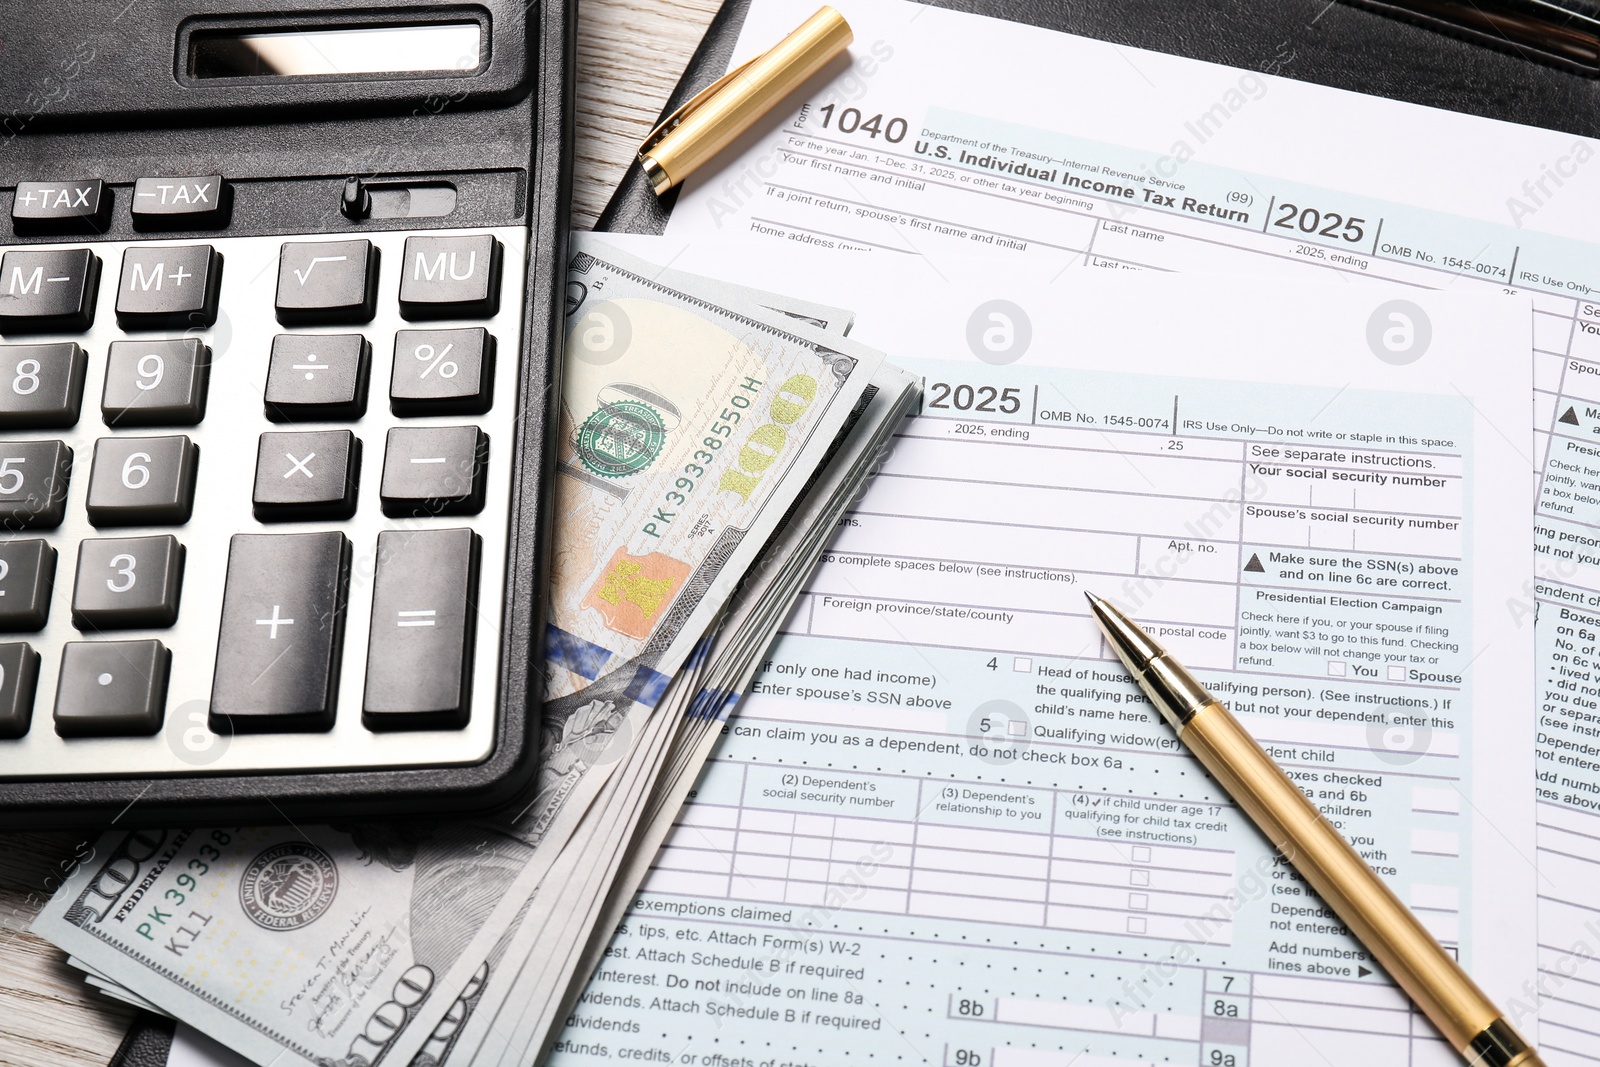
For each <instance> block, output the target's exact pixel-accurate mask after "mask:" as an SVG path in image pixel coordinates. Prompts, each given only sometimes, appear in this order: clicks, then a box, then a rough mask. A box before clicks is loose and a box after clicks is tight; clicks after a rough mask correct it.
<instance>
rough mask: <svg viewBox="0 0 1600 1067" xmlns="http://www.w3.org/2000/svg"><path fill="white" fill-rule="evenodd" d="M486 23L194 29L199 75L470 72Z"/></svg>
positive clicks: (192, 58)
mask: <svg viewBox="0 0 1600 1067" xmlns="http://www.w3.org/2000/svg"><path fill="white" fill-rule="evenodd" d="M482 32H483V28H482V26H481V25H480V24H479V23H477V22H442V23H441V22H431V23H427V24H425V25H415V26H365V27H357V28H349V29H336V30H310V31H302V30H283V31H272V32H257V31H251V32H245V33H237V34H213V33H207V34H204V35H200V34H196V35H195V36H194V37H193V38H191V39H190V42H189V73H190V75H191V76H192V77H195V78H266V77H283V78H303V77H331V76H338V75H341V74H404V73H416V72H439V73H459V74H471V73H474V72H476V71H477V70H479V69H480V68H481V66H482V59H481V58H480V57H481V52H480V47H481V45H482Z"/></svg>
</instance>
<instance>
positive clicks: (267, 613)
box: [0, 179, 526, 779]
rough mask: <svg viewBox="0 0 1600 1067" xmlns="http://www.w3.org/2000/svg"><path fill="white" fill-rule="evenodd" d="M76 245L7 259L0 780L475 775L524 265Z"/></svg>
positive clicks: (490, 244)
mask: <svg viewBox="0 0 1600 1067" xmlns="http://www.w3.org/2000/svg"><path fill="white" fill-rule="evenodd" d="M163 180H164V181H165V180H166V179H163ZM192 180H195V179H181V181H183V182H189V181H192ZM171 181H173V182H177V181H180V179H171ZM142 189H144V186H143V185H142V184H141V185H140V186H139V187H138V189H136V190H135V192H137V191H139V190H142ZM107 195H110V191H109V190H108V191H107ZM116 195H118V196H126V195H130V194H129V193H127V192H123V191H118V192H117V194H116ZM167 195H168V196H169V197H172V196H174V195H175V193H174V192H173V190H171V189H169V190H168V191H167ZM188 195H189V197H190V198H191V199H193V198H194V193H193V191H192V190H191V192H190V193H189V194H188ZM148 222H149V224H150V226H151V227H161V228H165V227H166V226H168V225H170V227H171V228H179V227H181V228H183V229H185V230H193V229H197V228H199V226H200V223H199V222H196V221H195V220H194V219H190V220H188V221H183V222H180V221H179V219H178V218H177V217H173V218H172V219H171V220H170V222H169V223H163V222H162V221H161V220H158V219H150V220H148ZM70 242H71V238H63V239H62V244H61V247H56V246H55V245H46V246H37V247H28V248H24V249H16V248H12V249H0V261H5V262H7V263H8V266H7V267H6V268H5V269H4V270H0V316H4V315H5V314H7V313H14V312H16V311H17V310H18V309H19V304H20V305H26V306H25V307H23V308H22V310H25V311H26V312H27V315H26V316H23V317H22V318H24V319H26V323H27V324H26V326H25V327H24V326H21V325H18V321H20V320H18V319H17V318H16V316H15V315H14V314H13V317H12V318H7V319H4V320H3V321H0V524H3V529H0V638H3V639H0V779H3V778H4V777H5V776H6V775H8V774H10V775H16V774H21V773H24V771H25V772H26V773H27V774H28V775H30V776H36V777H46V778H50V777H60V778H76V777H81V776H85V775H113V776H114V775H119V774H150V773H163V774H173V773H176V774H186V773H205V774H224V775H226V774H230V773H245V772H251V773H253V772H260V771H283V772H290V773H293V772H297V771H303V770H317V769H341V770H356V769H362V768H381V767H390V768H400V767H412V766H417V767H421V766H426V767H437V766H442V765H452V764H454V765H467V764H477V763H481V762H482V761H483V760H484V759H485V758H487V757H488V756H489V755H490V754H491V753H492V751H493V744H494V739H495V728H496V721H497V716H496V714H495V703H496V696H497V692H498V687H499V680H500V678H499V675H500V669H501V665H500V652H499V646H500V643H501V635H500V624H501V611H502V608H503V598H504V588H505V583H506V580H507V578H506V575H507V544H508V526H509V515H510V511H509V509H510V500H511V496H510V494H511V477H512V473H513V472H512V469H511V466H510V464H509V463H508V462H507V461H506V460H504V459H501V458H498V453H494V452H492V450H491V442H493V447H494V448H495V449H499V448H502V447H504V448H505V449H507V450H508V451H509V450H510V447H511V445H512V443H513V442H514V440H515V436H516V415H517V411H518V408H519V405H518V403H517V387H518V370H519V368H518V366H517V361H516V357H515V353H518V352H520V350H521V334H520V329H521V326H520V316H521V305H522V299H521V296H522V273H521V272H522V270H523V267H522V264H523V256H524V247H525V243H526V233H525V232H524V231H523V230H521V229H520V228H518V227H514V226H513V227H498V228H492V229H488V230H482V231H475V232H457V231H434V232H431V233H426V234H421V235H418V234H414V233H412V234H408V233H406V232H404V231H399V232H381V231H369V232H364V233H362V234H361V236H360V238H350V237H342V236H318V235H308V236H303V237H289V238H286V237H282V236H262V237H238V238H234V237H227V236H224V235H221V234H218V235H216V236H215V237H209V236H208V239H207V240H206V241H204V242H199V241H196V240H194V239H192V238H191V239H189V240H187V241H184V240H182V239H179V240H177V241H173V240H171V239H167V240H164V241H163V240H160V239H155V238H152V239H151V240H149V241H134V242H115V241H111V242H97V243H95V244H94V245H93V246H92V248H83V247H81V246H74V245H72V244H71V243H70ZM81 243H86V242H81V239H80V244H81ZM408 253H409V255H408ZM418 253H420V255H421V258H420V260H419V258H418V255H417V254H418ZM452 253H453V254H454V259H453V260H452ZM16 254H22V255H25V256H27V257H32V258H26V259H17V258H10V259H8V258H7V257H14V256H15V255H16ZM339 256H344V257H345V258H344V259H338V258H337V257H339ZM41 257H42V258H41ZM313 260H316V262H315V264H314V265H313V263H312V261H313ZM512 263H515V264H516V268H515V270H512V269H510V267H509V264H512ZM101 264H104V265H105V267H104V269H105V270H106V271H107V272H108V276H107V278H106V279H105V281H106V284H105V285H103V286H97V279H98V277H99V273H98V272H99V270H100V265H101ZM12 267H18V268H21V269H22V273H21V275H20V278H19V279H18V280H17V281H16V284H17V286H18V287H19V295H20V296H22V297H23V298H24V299H22V300H20V301H19V300H14V299H7V295H8V294H7V289H8V287H9V286H10V285H11V284H12V282H13V274H14V272H13V270H12V269H11V268H12ZM35 267H39V268H40V273H39V279H38V282H37V285H35V284H34V283H33V281H32V277H33V275H32V271H33V269H34V268H35ZM197 267H199V268H202V269H201V270H199V271H197ZM135 268H137V269H135ZM158 268H159V270H158ZM402 268H406V269H402ZM56 270H66V271H69V273H67V274H58V273H54V272H55V271H56ZM297 271H298V274H297V273H296V272H297ZM412 272H416V273H417V275H418V277H417V278H416V279H413V281H412V282H411V283H410V284H406V285H404V290H405V291H404V293H402V288H403V283H405V282H406V279H407V275H408V274H410V273H412ZM113 276H114V278H115V284H113V283H112V277H113ZM52 277H64V278H66V280H65V281H55V282H51V281H47V280H46V279H47V278H52ZM302 278H304V279H305V284H304V285H303V286H302V285H301V284H300V282H301V279H302ZM74 286H78V287H80V288H81V289H82V290H83V292H84V294H85V295H84V297H83V300H82V301H81V303H80V302H78V301H77V300H72V301H68V302H58V303H56V304H48V303H39V302H37V301H38V299H39V298H40V296H41V294H44V295H46V296H52V295H53V294H54V292H57V291H66V290H69V289H71V288H73V287H74ZM36 288H37V289H38V290H39V292H35V291H34V290H35V289H36ZM21 290H26V292H25V293H22V292H20V291H21ZM208 290H211V291H212V292H214V295H215V299H214V300H209V299H208V298H207V297H206V296H205V294H206V292H207V291H208ZM194 293H199V294H201V296H200V297H199V298H198V299H196V297H194V296H192V295H191V294H194ZM130 294H131V295H130ZM158 296H159V297H161V299H162V302H160V303H157V302H156V298H157V297H158ZM180 296H181V297H182V298H183V299H184V300H186V301H188V302H187V303H180V302H179V300H178V298H179V297H180ZM402 296H404V297H405V300H404V303H403V302H402ZM146 300H148V301H149V302H148V303H146V302H144V301H146ZM169 316H170V317H169ZM422 319H425V320H427V321H426V322H418V321H417V320H422ZM40 323H47V324H48V325H47V326H41V325H40ZM497 357H498V358H497ZM35 363H37V367H36V366H35ZM413 460H415V461H417V462H413ZM363 483H365V485H363ZM363 489H364V490H365V491H363ZM103 676H108V677H106V679H105V680H104V681H103V680H102V677H103ZM191 753H192V754H191Z"/></svg>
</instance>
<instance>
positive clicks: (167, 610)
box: [72, 534, 183, 630]
mask: <svg viewBox="0 0 1600 1067" xmlns="http://www.w3.org/2000/svg"><path fill="white" fill-rule="evenodd" d="M182 573H183V546H182V545H180V544H179V543H178V539H177V538H176V537H173V536H171V535H168V534H163V535H161V536H159V537H104V538H89V539H88V540H85V541H84V542H83V543H82V544H80V545H79V546H78V578H77V581H76V582H75V583H74V585H73V589H72V625H74V626H76V627H77V628H78V629H80V630H115V629H127V628H130V627H138V626H171V625H172V624H173V623H175V622H177V621H178V583H179V579H180V577H181V576H182Z"/></svg>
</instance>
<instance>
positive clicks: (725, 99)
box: [639, 6, 852, 196]
mask: <svg viewBox="0 0 1600 1067" xmlns="http://www.w3.org/2000/svg"><path fill="white" fill-rule="evenodd" d="M851 39H852V34H851V32H850V24H849V23H848V22H846V21H845V20H844V16H843V15H841V14H839V12H837V11H835V10H834V9H833V8H831V7H826V6H824V7H821V8H818V9H817V13H816V14H815V15H812V16H811V17H810V18H808V19H806V20H805V22H804V23H802V24H801V25H800V28H799V29H797V30H795V31H794V32H793V33H791V34H790V35H789V36H787V37H785V38H784V39H783V40H781V41H779V42H778V43H777V44H775V45H773V46H772V47H771V48H770V49H768V50H767V51H765V52H763V53H761V54H760V55H759V56H756V57H755V58H754V59H752V60H750V61H749V62H748V63H745V64H743V65H742V66H739V67H736V68H734V69H733V70H730V71H729V72H728V73H726V74H724V75H723V76H722V77H720V78H718V79H717V80H716V81H714V82H712V83H711V84H710V85H709V86H707V87H706V88H705V89H704V90H703V91H701V92H699V93H696V94H695V95H694V97H693V98H692V99H691V100H689V102H688V103H686V104H684V105H683V106H682V107H680V108H678V109H677V110H676V111H674V112H673V113H672V114H670V115H668V116H667V117H666V118H664V119H662V120H661V124H660V125H659V126H657V127H656V128H655V129H653V130H651V131H650V136H648V137H646V138H645V139H644V144H642V145H640V146H639V163H640V165H641V166H643V167H644V172H645V175H646V176H647V177H648V178H649V179H650V185H651V187H652V188H653V189H655V191H656V195H657V196H660V195H661V194H663V193H665V192H666V191H667V190H668V189H671V188H672V187H673V186H674V185H677V184H678V183H679V182H681V181H683V179H685V178H687V177H688V176H689V175H690V173H692V172H693V171H694V170H695V168H697V167H699V166H700V165H701V164H702V163H704V162H706V160H708V159H710V158H711V157H712V156H714V155H716V154H717V153H718V152H720V151H722V150H723V149H724V148H726V147H728V145H729V144H730V143H732V142H733V140H734V138H736V137H738V136H739V135H740V134H742V133H744V131H746V130H748V129H749V128H750V127H751V126H753V125H755V123H756V121H757V120H759V119H760V118H761V116H762V115H765V114H766V113H767V112H769V111H771V110H772V109H773V108H774V107H776V106H777V105H778V104H779V103H780V102H781V101H782V100H783V98H784V97H786V96H788V95H789V94H790V93H792V92H793V91H794V90H796V89H798V88H799V87H800V86H801V85H802V84H804V83H805V80H806V79H807V78H809V77H811V76H812V75H813V74H815V73H816V72H817V71H819V70H821V69H822V68H823V67H825V66H827V65H828V61H829V60H831V59H833V57H834V56H836V55H838V54H839V53H840V52H843V51H844V50H845V49H846V48H847V47H849V45H850V41H851Z"/></svg>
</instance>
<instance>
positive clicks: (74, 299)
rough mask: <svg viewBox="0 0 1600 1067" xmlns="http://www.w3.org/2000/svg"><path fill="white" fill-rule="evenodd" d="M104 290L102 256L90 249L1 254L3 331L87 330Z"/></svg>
mask: <svg viewBox="0 0 1600 1067" xmlns="http://www.w3.org/2000/svg"><path fill="white" fill-rule="evenodd" d="M99 290H100V257H98V256H96V255H95V254H94V253H93V252H91V251H89V250H88V249H87V248H59V249H53V250H49V251H43V252H34V251H30V250H25V249H16V250H13V251H10V252H7V253H6V254H5V255H3V256H0V333H27V332H51V333H53V332H55V331H57V330H68V331H79V330H87V329H88V328H89V326H90V324H91V323H93V322H94V298H95V294H96V293H98V292H99Z"/></svg>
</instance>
